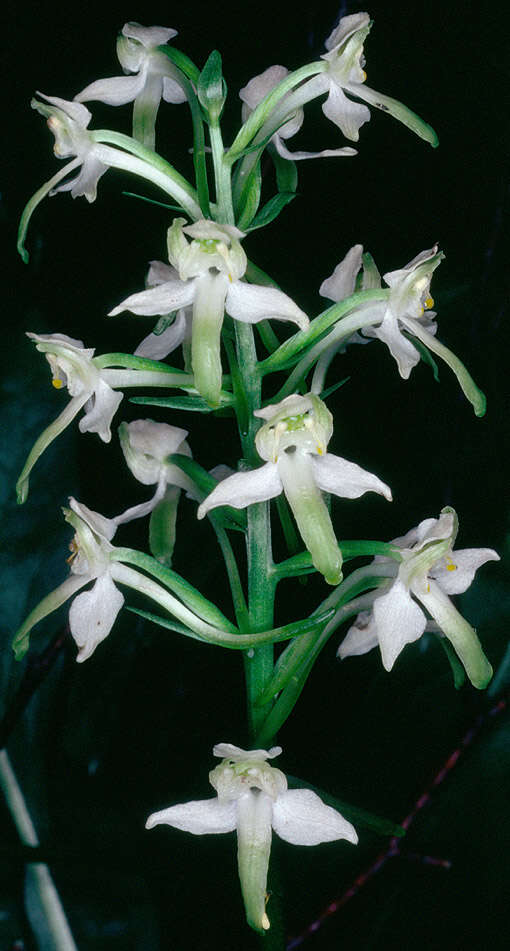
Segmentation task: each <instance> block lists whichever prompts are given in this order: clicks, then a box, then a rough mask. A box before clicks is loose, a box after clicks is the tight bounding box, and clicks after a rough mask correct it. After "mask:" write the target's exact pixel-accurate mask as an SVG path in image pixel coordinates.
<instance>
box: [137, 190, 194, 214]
mask: <svg viewBox="0 0 510 951" xmlns="http://www.w3.org/2000/svg"><path fill="white" fill-rule="evenodd" d="M122 194H123V195H125V196H126V197H127V198H139V199H140V201H146V202H147V203H148V204H149V205H159V207H160V208H168V210H169V211H178V212H179V213H180V214H181V215H182V214H184V215H185V214H186V212H185V210H184V208H181V206H180V205H168V204H167V202H166V201H156V199H155V198H147V196H146V195H137V193H136V192H122Z"/></svg>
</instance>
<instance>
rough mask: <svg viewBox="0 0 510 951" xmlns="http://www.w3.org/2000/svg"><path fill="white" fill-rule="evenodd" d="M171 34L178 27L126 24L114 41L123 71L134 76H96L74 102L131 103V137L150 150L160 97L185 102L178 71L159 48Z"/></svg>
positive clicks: (170, 100)
mask: <svg viewBox="0 0 510 951" xmlns="http://www.w3.org/2000/svg"><path fill="white" fill-rule="evenodd" d="M174 36H177V30H173V29H171V28H170V27H164V26H149V27H146V26H141V25H140V24H139V23H133V22H132V23H125V24H124V26H123V27H122V32H121V34H120V36H119V38H118V40H117V55H118V57H119V61H120V64H121V66H122V68H123V69H124V71H125V72H126V73H134V74H135V75H132V76H115V77H112V78H111V79H98V80H97V81H96V82H93V83H91V84H90V85H89V86H87V87H86V88H85V89H82V91H81V92H80V93H78V95H76V96H75V97H74V98H75V101H76V102H90V101H92V100H94V101H98V102H105V103H107V104H108V105H110V106H121V105H124V104H125V103H127V102H134V112H133V136H134V138H135V139H138V140H139V141H140V142H142V144H143V145H145V146H147V148H150V149H153V148H154V145H155V124H156V116H157V112H158V108H159V103H160V101H161V99H164V100H165V102H172V103H180V102H185V101H186V94H185V93H184V91H183V89H182V86H181V85H180V83H179V81H178V77H179V70H178V69H177V68H176V67H175V66H174V65H173V63H172V62H171V61H170V60H169V59H168V57H167V56H165V54H164V53H162V52H161V51H160V50H159V47H160V46H163V45H164V44H165V43H167V42H168V40H171V39H173V37H174Z"/></svg>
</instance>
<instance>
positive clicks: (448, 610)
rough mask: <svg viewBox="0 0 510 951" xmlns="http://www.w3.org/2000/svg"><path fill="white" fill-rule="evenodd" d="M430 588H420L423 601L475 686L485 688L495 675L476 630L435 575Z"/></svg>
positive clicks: (430, 582)
mask: <svg viewBox="0 0 510 951" xmlns="http://www.w3.org/2000/svg"><path fill="white" fill-rule="evenodd" d="M428 588H429V590H427V591H425V592H423V591H420V601H421V603H422V604H423V605H424V607H426V608H427V611H429V612H430V614H431V615H432V617H433V618H434V620H435V621H436V622H437V624H438V625H439V627H440V628H441V630H442V631H443V633H444V634H445V636H446V637H447V638H448V640H449V641H450V642H451V644H452V645H453V647H454V649H455V653H456V654H457V656H458V657H459V658H460V660H461V662H462V664H463V665H464V669H465V671H466V674H467V675H468V677H469V679H470V681H471V683H472V684H473V687H477V688H478V690H483V689H484V687H486V686H487V684H488V683H489V681H490V679H491V677H492V667H491V665H490V663H489V661H488V660H487V658H486V656H485V654H484V652H483V650H482V646H481V644H480V641H479V640H478V637H477V636H476V631H475V629H474V628H473V627H471V625H470V624H468V622H467V621H466V620H465V619H464V618H463V617H462V615H461V614H459V612H458V611H457V608H456V607H454V605H453V604H452V602H451V601H450V599H449V597H448V595H447V594H445V593H444V591H442V589H441V588H440V586H439V585H438V584H437V583H436V582H435V581H432V580H431V579H430V580H429V584H428Z"/></svg>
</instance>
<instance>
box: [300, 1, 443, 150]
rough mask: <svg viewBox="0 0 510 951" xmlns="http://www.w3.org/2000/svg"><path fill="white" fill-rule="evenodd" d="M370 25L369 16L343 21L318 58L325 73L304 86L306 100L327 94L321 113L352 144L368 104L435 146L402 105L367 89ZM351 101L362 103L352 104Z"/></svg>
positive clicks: (434, 139) (428, 129)
mask: <svg viewBox="0 0 510 951" xmlns="http://www.w3.org/2000/svg"><path fill="white" fill-rule="evenodd" d="M371 25H372V24H371V20H370V16H369V14H368V13H353V14H351V15H350V16H346V17H342V19H341V20H340V22H339V24H338V26H337V27H335V29H334V30H333V32H332V33H331V35H330V36H329V37H328V39H327V40H326V44H325V45H326V49H327V51H328V52H327V53H324V54H323V56H322V57H321V59H323V60H324V61H325V62H326V64H327V69H326V71H325V72H322V73H320V74H319V75H317V76H315V77H314V78H313V79H312V80H310V82H309V83H308V84H307V85H306V86H303V90H304V94H306V98H307V99H310V98H312V97H313V98H315V96H318V95H321V94H322V93H325V92H327V94H328V97H327V99H326V102H325V103H324V104H323V106H322V111H323V113H324V115H325V116H326V117H327V118H328V119H330V120H331V121H332V122H334V123H335V125H336V126H338V128H339V129H340V130H341V131H342V132H343V134H344V135H345V137H346V138H347V139H350V140H351V141H352V142H357V141H358V139H359V130H360V128H361V126H362V125H363V124H364V123H365V122H368V120H369V119H370V110H369V109H368V108H367V106H366V105H364V103H365V102H367V103H369V105H371V106H375V107H376V108H377V109H381V110H382V111H383V112H387V113H389V114H390V115H392V116H394V118H395V119H398V120H399V121H400V122H402V123H403V124H404V125H406V126H407V127H408V128H409V129H411V130H412V131H413V132H415V133H416V134H417V135H419V136H420V138H422V139H425V140H426V141H427V142H429V143H430V144H431V145H433V146H436V145H437V144H438V139H437V136H436V134H435V132H434V130H433V129H432V128H431V127H430V126H429V125H427V123H426V122H424V121H423V120H422V119H420V118H419V116H417V115H415V113H413V112H411V110H410V109H408V108H407V106H404V105H403V103H401V102H397V100H396V99H392V98H390V96H384V95H382V93H379V92H376V91H375V90H374V89H371V88H370V87H369V86H367V85H366V82H365V80H366V78H367V76H366V72H365V70H364V66H365V57H364V55H363V44H364V42H365V39H366V37H367V36H368V33H369V32H370V28H371ZM351 97H354V99H361V100H362V101H363V102H362V103H360V102H356V101H353V99H352V98H351Z"/></svg>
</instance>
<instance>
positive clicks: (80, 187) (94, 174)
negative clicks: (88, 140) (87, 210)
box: [58, 149, 108, 202]
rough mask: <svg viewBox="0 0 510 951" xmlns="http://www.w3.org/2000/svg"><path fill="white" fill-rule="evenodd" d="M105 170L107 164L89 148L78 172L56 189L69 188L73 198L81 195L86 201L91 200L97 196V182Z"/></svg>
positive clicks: (64, 189)
mask: <svg viewBox="0 0 510 951" xmlns="http://www.w3.org/2000/svg"><path fill="white" fill-rule="evenodd" d="M106 171H108V168H107V166H106V165H105V164H104V163H103V162H101V161H100V159H98V158H96V156H95V155H94V151H93V149H91V150H90V152H89V153H88V155H87V156H86V158H85V161H84V163H83V165H82V167H81V172H80V174H79V175H77V177H76V178H74V179H73V180H72V181H71V182H65V183H64V184H63V185H60V186H59V187H58V191H66V190H69V191H70V192H71V196H72V197H73V198H80V197H81V196H82V195H83V196H84V197H85V198H86V199H87V201H89V202H93V201H95V200H96V197H97V183H98V181H99V179H100V178H101V176H102V175H104V173H105V172H106Z"/></svg>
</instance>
